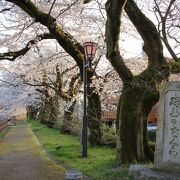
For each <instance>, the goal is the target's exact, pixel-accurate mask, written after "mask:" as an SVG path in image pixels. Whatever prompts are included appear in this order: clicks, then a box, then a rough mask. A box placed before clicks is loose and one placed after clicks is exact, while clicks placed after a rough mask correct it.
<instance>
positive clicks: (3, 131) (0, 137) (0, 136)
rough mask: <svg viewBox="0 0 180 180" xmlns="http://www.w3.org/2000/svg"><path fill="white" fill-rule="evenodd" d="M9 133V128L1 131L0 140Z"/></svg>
mask: <svg viewBox="0 0 180 180" xmlns="http://www.w3.org/2000/svg"><path fill="white" fill-rule="evenodd" d="M8 131H9V127H6V128H5V129H3V130H2V131H0V140H1V139H2V138H3V137H4V136H5V135H6V133H7V132H8Z"/></svg>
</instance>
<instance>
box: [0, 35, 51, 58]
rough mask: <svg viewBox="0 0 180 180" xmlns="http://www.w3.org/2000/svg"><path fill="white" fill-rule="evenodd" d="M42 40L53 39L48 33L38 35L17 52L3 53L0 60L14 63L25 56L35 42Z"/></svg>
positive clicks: (0, 54)
mask: <svg viewBox="0 0 180 180" xmlns="http://www.w3.org/2000/svg"><path fill="white" fill-rule="evenodd" d="M43 39H54V37H53V36H52V35H51V34H48V33H44V34H41V35H38V36H37V37H36V38H35V39H33V40H30V41H29V42H28V43H27V44H26V46H25V47H24V48H22V49H21V50H19V51H13V52H11V51H9V52H5V53H0V60H9V61H14V60H15V59H16V58H18V57H20V56H23V55H25V54H26V53H27V52H28V51H29V50H30V49H31V47H32V46H33V45H34V44H36V43H37V42H39V41H41V40H43Z"/></svg>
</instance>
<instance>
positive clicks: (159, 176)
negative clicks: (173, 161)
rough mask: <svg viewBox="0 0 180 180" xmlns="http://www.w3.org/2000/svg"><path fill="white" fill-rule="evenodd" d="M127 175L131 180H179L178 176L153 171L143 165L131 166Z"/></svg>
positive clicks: (179, 176) (179, 175)
mask: <svg viewBox="0 0 180 180" xmlns="http://www.w3.org/2000/svg"><path fill="white" fill-rule="evenodd" d="M129 175H130V177H131V180H180V174H175V173H169V172H168V173H166V172H160V171H155V170H152V169H151V168H148V167H145V166H143V165H131V166H130V168H129Z"/></svg>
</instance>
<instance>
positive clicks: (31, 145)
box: [0, 120, 65, 180]
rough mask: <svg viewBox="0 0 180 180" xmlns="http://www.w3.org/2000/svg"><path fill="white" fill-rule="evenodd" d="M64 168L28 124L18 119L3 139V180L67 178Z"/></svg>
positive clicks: (0, 170) (0, 173)
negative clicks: (44, 147) (52, 156)
mask: <svg viewBox="0 0 180 180" xmlns="http://www.w3.org/2000/svg"><path fill="white" fill-rule="evenodd" d="M64 177H65V169H64V168H63V167H60V166H58V165H56V164H55V163H54V162H52V161H51V160H50V159H49V158H48V156H47V155H46V153H45V152H44V151H43V149H42V148H41V145H40V143H39V141H38V140H37V138H36V137H35V135H34V134H33V133H32V131H31V128H30V127H29V125H28V124H27V123H26V122H25V121H23V120H19V121H18V122H17V125H16V126H14V127H11V128H10V130H9V132H8V133H7V134H6V135H5V137H4V138H3V139H2V140H1V141H0V180H64V179H65V178H64Z"/></svg>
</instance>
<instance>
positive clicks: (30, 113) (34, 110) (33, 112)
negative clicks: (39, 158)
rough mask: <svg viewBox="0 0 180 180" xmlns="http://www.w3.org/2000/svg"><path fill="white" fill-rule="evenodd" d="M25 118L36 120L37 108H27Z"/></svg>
mask: <svg viewBox="0 0 180 180" xmlns="http://www.w3.org/2000/svg"><path fill="white" fill-rule="evenodd" d="M26 110H27V118H29V119H33V120H35V119H36V118H37V113H38V111H39V108H37V107H34V106H33V105H32V106H27V107H26Z"/></svg>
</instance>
